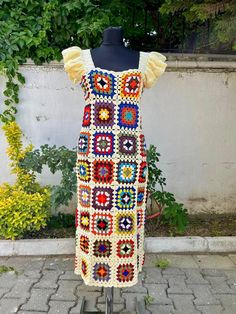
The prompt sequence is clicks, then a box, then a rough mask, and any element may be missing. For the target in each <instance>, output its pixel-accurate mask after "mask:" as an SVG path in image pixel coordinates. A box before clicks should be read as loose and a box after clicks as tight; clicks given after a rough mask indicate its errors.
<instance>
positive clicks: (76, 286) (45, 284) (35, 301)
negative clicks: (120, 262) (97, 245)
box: [0, 254, 236, 314]
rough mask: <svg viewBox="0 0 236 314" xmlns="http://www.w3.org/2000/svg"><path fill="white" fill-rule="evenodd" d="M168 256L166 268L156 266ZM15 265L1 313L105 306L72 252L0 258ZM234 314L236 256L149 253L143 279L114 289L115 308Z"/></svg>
mask: <svg viewBox="0 0 236 314" xmlns="http://www.w3.org/2000/svg"><path fill="white" fill-rule="evenodd" d="M163 258H165V259H168V260H169V262H170V265H169V266H168V267H167V268H166V269H160V268H157V267H155V262H156V261H157V259H163ZM0 265H5V266H8V267H10V266H11V267H13V268H14V270H13V271H10V272H6V273H2V274H0V314H11V313H17V314H43V313H44V314H56V313H57V314H79V311H80V307H81V302H82V298H83V297H85V300H86V302H85V310H86V311H88V312H93V313H94V312H98V311H104V310H105V289H104V288H103V287H90V286H86V285H84V283H83V280H82V279H81V277H80V276H78V275H75V274H74V272H73V266H74V257H73V256H56V257H52V256H50V257H40V256H38V257H35V256H34V257H29V256H28V257H9V258H7V257H6V258H0ZM136 299H138V300H140V301H141V302H142V303H143V304H146V305H145V307H146V308H145V314H218V313H219V314H236V255H235V254H230V255H194V256H193V255H192V256H191V255H180V254H179V255H173V254H171V255H167V254H165V255H164V254H160V255H157V254H152V255H149V254H147V256H146V260H145V264H144V267H143V271H142V272H141V273H140V274H139V282H138V283H137V284H136V285H134V286H132V287H127V288H123V289H114V310H115V311H117V312H119V313H122V314H135V300H136Z"/></svg>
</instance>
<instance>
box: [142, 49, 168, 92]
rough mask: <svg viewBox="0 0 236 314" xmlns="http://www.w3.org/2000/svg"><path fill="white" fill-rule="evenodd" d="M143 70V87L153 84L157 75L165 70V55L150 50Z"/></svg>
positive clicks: (157, 77)
mask: <svg viewBox="0 0 236 314" xmlns="http://www.w3.org/2000/svg"><path fill="white" fill-rule="evenodd" d="M147 58H148V59H147V63H146V69H145V72H144V87H146V88H150V87H152V86H154V85H155V83H156V81H157V80H158V79H159V77H160V76H161V75H162V74H163V73H164V72H165V69H166V66H167V64H166V63H165V61H166V56H164V55H163V54H161V53H160V52H157V51H151V52H150V53H149V55H148V57H147Z"/></svg>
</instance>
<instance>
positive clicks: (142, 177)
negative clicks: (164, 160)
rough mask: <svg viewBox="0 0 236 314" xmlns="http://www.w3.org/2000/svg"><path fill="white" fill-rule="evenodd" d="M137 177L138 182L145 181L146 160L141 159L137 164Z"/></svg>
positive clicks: (146, 172)
mask: <svg viewBox="0 0 236 314" xmlns="http://www.w3.org/2000/svg"><path fill="white" fill-rule="evenodd" d="M139 167H140V168H139V178H138V182H140V183H142V182H143V183H144V182H146V176H147V174H148V166H147V162H146V161H142V162H141V164H140V166H139Z"/></svg>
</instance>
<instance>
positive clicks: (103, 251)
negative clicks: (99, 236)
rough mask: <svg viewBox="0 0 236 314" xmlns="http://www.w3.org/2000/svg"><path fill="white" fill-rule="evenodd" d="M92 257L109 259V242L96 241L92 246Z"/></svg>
mask: <svg viewBox="0 0 236 314" xmlns="http://www.w3.org/2000/svg"><path fill="white" fill-rule="evenodd" d="M93 255H94V256H96V257H109V256H110V255H111V242H110V241H109V240H96V241H95V242H94V244H93Z"/></svg>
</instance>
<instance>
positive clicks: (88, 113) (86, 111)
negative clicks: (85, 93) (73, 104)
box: [82, 105, 91, 127]
mask: <svg viewBox="0 0 236 314" xmlns="http://www.w3.org/2000/svg"><path fill="white" fill-rule="evenodd" d="M90 123H91V105H86V106H85V107H84V116H83V122H82V126H83V127H86V126H89V125H90Z"/></svg>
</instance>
